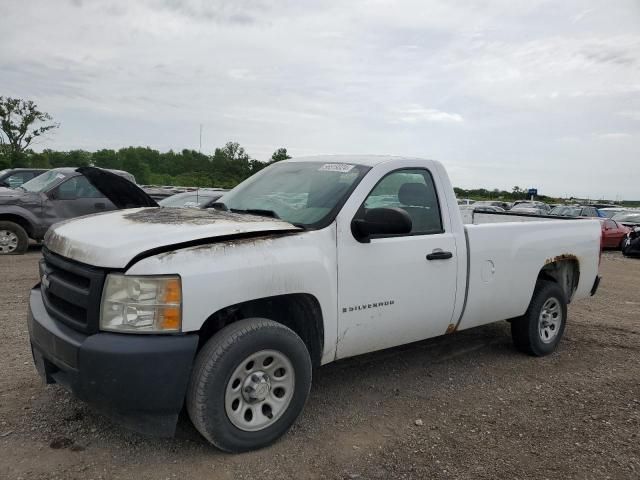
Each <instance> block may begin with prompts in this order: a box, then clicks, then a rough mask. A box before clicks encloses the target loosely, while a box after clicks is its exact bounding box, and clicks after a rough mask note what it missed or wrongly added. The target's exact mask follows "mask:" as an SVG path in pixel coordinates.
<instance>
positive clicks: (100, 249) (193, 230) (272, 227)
mask: <svg viewBox="0 0 640 480" xmlns="http://www.w3.org/2000/svg"><path fill="white" fill-rule="evenodd" d="M295 231H301V229H300V228H299V227H296V226H294V225H292V224H290V223H287V222H284V221H282V220H277V219H273V218H268V217H259V216H255V215H245V214H238V213H231V212H223V211H219V210H199V209H190V208H168V207H157V208H136V209H130V210H116V211H113V212H108V213H103V214H99V215H90V216H86V217H80V218H75V219H73V220H68V221H66V222H61V223H58V224H56V225H54V226H53V227H52V228H50V229H49V231H48V232H47V234H46V236H45V240H44V245H45V247H46V248H47V249H48V250H50V251H51V252H54V253H57V254H58V255H62V256H63V257H66V258H70V259H72V260H75V261H77V262H81V263H85V264H88V265H93V266H97V267H106V268H124V267H126V266H127V265H129V264H130V263H131V262H132V260H134V259H139V258H141V257H144V256H149V255H153V254H156V253H160V252H166V251H171V250H176V249H179V248H185V247H188V246H192V245H197V244H205V243H215V242H216V241H221V240H225V241H228V240H229V239H233V238H238V237H244V236H250V235H260V234H262V233H264V234H267V233H271V234H273V233H276V234H284V233H287V232H295Z"/></svg>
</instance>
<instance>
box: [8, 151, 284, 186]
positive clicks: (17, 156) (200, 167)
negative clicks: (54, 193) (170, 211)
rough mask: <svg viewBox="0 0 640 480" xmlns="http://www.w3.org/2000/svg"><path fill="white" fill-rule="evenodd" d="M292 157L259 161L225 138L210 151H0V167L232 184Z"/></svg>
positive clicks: (177, 182) (179, 182) (147, 181)
mask: <svg viewBox="0 0 640 480" xmlns="http://www.w3.org/2000/svg"><path fill="white" fill-rule="evenodd" d="M287 158H291V157H290V156H289V154H288V153H287V149H286V148H279V149H277V150H276V151H275V152H273V155H272V156H271V158H270V159H269V161H268V162H262V161H260V160H256V159H254V158H251V156H250V155H249V154H248V153H247V152H246V151H245V149H244V148H243V147H241V146H240V145H239V144H238V143H237V142H228V143H227V144H226V145H224V146H223V147H220V148H216V149H215V151H214V152H213V154H212V155H207V154H204V153H199V152H198V151H196V150H188V149H184V150H182V151H181V152H174V151H173V150H170V151H168V152H160V151H158V150H154V149H152V148H149V147H126V148H121V149H119V150H111V149H102V150H97V151H95V152H88V151H86V150H70V151H67V152H62V151H56V150H50V149H46V150H43V151H42V152H34V151H33V150H30V149H27V150H25V151H22V152H7V151H6V149H5V151H4V152H0V170H1V169H3V168H9V167H12V168H17V167H34V168H56V167H81V166H86V165H93V166H96V167H101V168H110V169H116V170H125V171H127V172H129V173H131V174H132V175H133V176H135V177H136V180H137V182H138V183H139V184H142V185H180V186H196V187H222V188H231V187H234V186H235V185H237V184H238V183H240V182H241V181H242V180H244V179H245V178H248V177H249V176H251V175H253V174H254V173H256V172H258V171H259V170H261V169H263V168H264V167H266V166H267V165H269V164H271V163H273V162H277V161H279V160H285V159H287Z"/></svg>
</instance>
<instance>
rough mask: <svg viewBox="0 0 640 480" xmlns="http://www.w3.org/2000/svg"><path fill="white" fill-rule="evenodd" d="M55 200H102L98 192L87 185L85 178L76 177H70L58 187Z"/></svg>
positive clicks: (89, 184) (87, 181)
mask: <svg viewBox="0 0 640 480" xmlns="http://www.w3.org/2000/svg"><path fill="white" fill-rule="evenodd" d="M57 190H58V193H57V195H56V198H58V199H59V200H73V199H75V198H103V197H104V196H103V195H102V194H101V193H100V191H99V190H98V189H97V188H96V187H94V186H93V185H91V183H89V180H87V179H86V178H85V177H83V176H81V175H78V176H76V177H71V178H70V179H68V180H66V181H65V182H63V183H61V184H60V185H59V186H58V189H57Z"/></svg>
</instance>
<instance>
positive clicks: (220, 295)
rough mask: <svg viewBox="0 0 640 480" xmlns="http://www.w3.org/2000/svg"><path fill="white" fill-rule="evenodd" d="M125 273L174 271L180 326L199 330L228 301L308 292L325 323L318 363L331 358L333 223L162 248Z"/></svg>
mask: <svg viewBox="0 0 640 480" xmlns="http://www.w3.org/2000/svg"><path fill="white" fill-rule="evenodd" d="M126 273H127V274H131V275H160V274H179V275H180V276H181V278H182V290H183V293H182V295H183V296H182V298H183V331H185V332H194V331H198V330H199V329H200V327H201V326H202V325H203V323H204V322H205V321H206V320H207V318H209V316H210V315H211V314H213V313H215V312H217V311H219V310H222V309H223V308H226V307H229V306H231V305H236V304H239V303H244V302H248V301H251V300H257V299H262V298H266V297H273V296H277V295H287V294H294V293H302V294H309V295H313V296H314V297H315V298H316V299H317V300H318V302H319V304H320V308H321V310H322V318H323V323H324V347H323V352H322V359H321V363H326V362H328V361H331V360H333V359H334V358H335V348H336V338H337V328H338V327H337V284H336V281H337V260H336V227H335V223H334V224H332V225H330V226H329V227H327V228H324V229H322V230H314V231H306V232H301V233H295V234H291V233H288V234H282V233H275V234H272V235H265V236H262V237H254V238H242V239H228V240H224V241H221V242H217V243H216V242H213V243H210V244H207V245H199V246H195V247H190V248H185V249H181V250H176V251H172V252H168V253H161V254H158V255H155V256H152V257H148V258H144V259H142V260H140V261H139V262H137V263H135V264H134V265H133V266H131V267H130V268H129V269H128V270H127V272H126Z"/></svg>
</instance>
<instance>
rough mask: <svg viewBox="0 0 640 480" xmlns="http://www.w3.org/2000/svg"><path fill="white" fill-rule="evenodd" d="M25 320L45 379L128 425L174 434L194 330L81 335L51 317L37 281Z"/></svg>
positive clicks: (192, 352) (192, 353)
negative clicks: (146, 333)
mask: <svg viewBox="0 0 640 480" xmlns="http://www.w3.org/2000/svg"><path fill="white" fill-rule="evenodd" d="M28 324H29V335H30V337H31V346H32V350H33V356H34V361H35V363H36V367H37V368H38V371H39V372H40V374H41V375H42V376H43V377H44V378H45V380H46V381H47V383H58V384H61V385H62V386H64V387H65V388H67V389H69V390H71V392H72V393H73V394H74V395H75V396H76V397H78V398H79V399H81V400H83V401H86V402H87V403H90V404H92V405H94V406H95V407H97V408H98V409H99V410H100V411H101V412H103V413H104V414H106V415H107V416H108V417H110V418H112V419H114V420H115V421H117V422H118V423H122V424H123V425H124V426H126V427H128V428H130V429H132V430H135V431H138V432H141V433H147V434H152V435H159V436H171V435H173V434H174V432H175V426H176V422H177V419H178V414H179V413H180V410H181V409H182V405H183V403H184V396H185V393H186V390H187V384H188V382H189V376H190V374H191V368H192V365H193V359H194V357H195V354H196V349H197V346H198V335H195V334H189V335H132V334H117V333H97V334H94V335H85V334H83V333H80V332H77V331H75V330H73V329H71V328H69V327H67V326H66V325H64V324H62V323H61V322H59V321H56V320H54V319H52V318H51V317H50V316H49V315H48V313H47V311H46V310H45V308H44V303H43V301H42V295H41V292H40V289H39V288H37V287H36V288H34V289H33V290H32V291H31V295H30V298H29V315H28Z"/></svg>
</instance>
